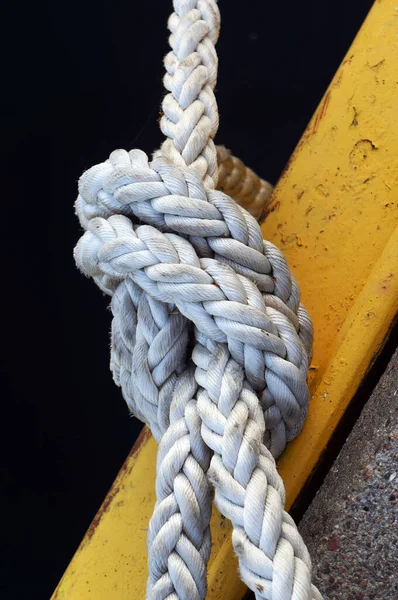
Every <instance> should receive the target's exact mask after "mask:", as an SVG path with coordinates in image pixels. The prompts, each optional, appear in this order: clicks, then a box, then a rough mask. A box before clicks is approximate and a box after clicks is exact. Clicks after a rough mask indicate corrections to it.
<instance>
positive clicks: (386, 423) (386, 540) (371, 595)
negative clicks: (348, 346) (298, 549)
mask: <svg viewBox="0 0 398 600" xmlns="http://www.w3.org/2000/svg"><path fill="white" fill-rule="evenodd" d="M300 531H301V533H302V535H303V537H304V539H305V541H306V542H307V544H308V547H309V550H310V553H311V556H312V559H313V563H314V583H316V584H317V585H318V587H319V590H320V591H321V592H322V594H323V595H324V598H325V600H343V599H344V600H370V599H376V600H398V350H397V351H396V352H395V354H394V356H393V357H392V359H391V361H390V363H389V365H388V367H387V369H386V371H385V373H384V374H383V376H382V378H381V379H380V381H379V382H378V384H377V386H376V388H375V390H374V392H373V394H372V396H371V398H370V399H369V400H368V402H367V403H366V405H365V407H364V409H363V411H362V413H361V415H360V418H359V420H358V421H357V423H356V424H355V426H354V429H353V430H352V432H351V434H350V436H349V437H348V438H347V441H346V443H345V444H344V446H343V448H342V450H341V452H340V454H339V456H338V458H337V459H336V461H335V463H334V465H333V467H332V469H331V471H330V472H329V473H328V475H327V477H326V479H325V481H324V483H323V485H322V487H321V488H320V490H319V491H318V494H317V495H316V497H315V498H314V500H313V502H312V504H311V506H310V507H309V509H308V510H307V512H306V513H305V515H304V517H303V519H302V521H301V523H300Z"/></svg>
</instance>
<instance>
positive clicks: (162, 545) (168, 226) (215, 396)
mask: <svg viewBox="0 0 398 600" xmlns="http://www.w3.org/2000/svg"><path fill="white" fill-rule="evenodd" d="M169 29H170V31H171V36H170V45H171V48H172V50H171V52H170V53H169V54H168V55H167V56H166V59H165V66H166V76H165V87H166V89H167V90H169V94H167V95H166V97H165V99H164V101H163V112H164V116H163V118H162V120H161V128H162V131H163V133H165V135H166V137H167V139H166V141H165V142H164V143H163V145H162V147H161V148H160V150H159V151H157V152H155V154H154V156H153V160H152V162H149V160H148V157H147V156H146V155H145V154H144V153H143V152H142V151H140V150H132V151H130V152H129V153H128V152H126V151H124V150H117V151H115V152H113V153H112V154H111V155H110V157H109V159H108V160H107V161H105V162H104V163H101V164H99V165H96V166H94V167H92V168H91V169H89V170H88V171H86V172H85V173H84V174H83V176H82V177H81V179H80V181H79V196H78V199H77V201H76V205H75V207H76V213H77V215H78V217H79V220H80V223H81V225H82V226H83V228H84V229H85V230H86V232H85V233H84V235H83V236H82V238H81V239H80V240H79V242H78V244H77V246H76V248H75V252H74V255H75V260H76V263H77V266H78V267H79V268H80V270H81V271H82V272H83V273H84V274H86V275H87V276H90V277H92V278H93V279H94V281H95V282H96V283H97V285H98V286H99V287H100V289H101V290H102V291H103V292H104V293H106V294H108V295H110V296H111V297H112V299H111V309H112V313H113V321H112V333H111V337H112V341H111V369H112V372H113V377H114V380H115V382H116V384H117V385H119V386H120V387H121V390H122V393H123V396H124V398H125V400H126V402H127V404H128V406H129V408H130V410H131V412H132V413H133V414H134V415H135V416H137V417H138V418H140V419H141V420H143V421H144V422H145V423H147V424H148V425H149V427H150V428H151V430H152V432H153V434H154V436H155V437H156V439H157V440H158V442H159V451H158V460H157V481H156V493H157V502H156V506H155V508H154V513H153V516H152V519H151V522H150V526H149V531H148V565H149V578H148V584H147V597H148V598H149V599H151V600H155V599H156V600H160V599H162V600H163V599H164V600H165V599H166V598H167V599H168V600H176V599H178V598H179V599H181V600H185V599H188V598H189V599H191V598H192V599H198V600H200V599H203V598H205V596H206V569H207V562H208V559H209V554H210V544H211V542H210V530H209V522H210V514H211V500H212V489H213V488H214V490H215V503H216V505H217V507H218V509H219V510H220V511H221V513H222V514H224V515H225V516H226V517H228V518H229V519H230V520H231V522H232V524H233V538H232V539H233V544H234V548H235V551H236V553H237V555H238V558H239V570H240V574H241V577H242V580H243V581H244V582H245V583H246V584H247V585H248V586H249V588H250V589H252V590H253V591H254V592H255V594H256V597H257V598H267V599H273V600H288V599H290V598H292V599H293V598H294V599H300V600H304V599H305V600H319V599H320V598H321V596H320V594H319V592H318V591H317V590H316V588H315V587H314V586H312V584H311V561H310V558H309V556H308V552H307V550H306V547H305V544H304V542H303V541H302V539H301V537H300V535H299V533H298V531H297V528H296V526H295V524H294V522H293V521H292V519H291V518H290V517H289V515H288V514H287V513H286V512H285V511H284V510H283V507H284V501H285V492H284V487H283V483H282V481H281V479H280V477H279V475H278V473H277V469H276V464H275V457H277V456H279V454H280V453H281V452H282V450H283V448H284V446H285V444H286V442H287V441H288V440H289V439H291V438H292V437H294V436H295V435H297V433H298V432H299V431H300V429H301V427H302V424H303V422H304V419H305V416H306V413H307V408H308V401H309V392H308V387H307V383H306V375H307V370H308V364H309V359H310V355H311V348H312V325H311V321H310V319H309V316H308V314H307V312H306V310H305V308H304V307H303V306H302V305H301V304H300V298H299V289H298V286H297V283H296V281H295V280H294V277H293V276H292V275H291V273H290V271H289V269H288V266H287V264H286V261H285V259H284V257H283V255H282V253H281V252H280V251H279V250H278V249H277V248H276V247H275V246H274V245H273V244H271V243H270V242H266V241H264V240H263V239H262V235H261V230H260V228H259V225H258V223H257V222H256V220H255V219H254V218H253V217H252V216H251V215H250V214H249V213H248V212H247V211H246V210H245V209H244V208H243V207H241V206H239V205H238V204H236V202H235V201H234V200H233V199H232V198H231V197H230V196H229V195H227V194H226V193H224V192H223V191H221V190H220V189H218V190H216V189H214V188H215V187H216V186H217V184H218V182H219V181H220V182H221V186H219V187H223V189H230V190H231V193H232V192H233V193H234V195H235V197H239V195H241V197H245V195H247V191H244V192H243V194H240V192H241V191H242V189H245V188H241V189H240V190H239V186H237V184H236V182H234V180H233V179H231V180H230V182H229V183H228V176H226V175H225V173H224V174H223V176H222V177H221V179H219V173H218V163H220V164H222V163H223V161H224V162H228V160H230V159H229V158H228V155H226V154H224V155H223V156H221V157H220V151H219V157H218V158H217V151H216V147H215V146H214V143H213V137H214V135H215V133H216V131H217V128H218V112H217V105H216V102H215V99H214V93H213V89H214V86H215V82H216V75H217V56H216V53H215V49H214V44H215V42H216V40H217V37H218V31H219V13H218V9H217V5H216V3H215V2H214V0H181V1H178V0H175V2H174V13H173V14H172V16H171V17H170V19H169ZM235 161H237V159H235ZM226 169H227V173H231V172H232V170H231V169H229V167H226ZM228 169H229V171H228ZM237 169H238V170H239V169H240V170H241V171H242V169H246V168H245V167H244V166H243V167H241V166H240V165H238V167H237ZM220 172H222V169H220ZM249 177H252V176H251V175H250V174H249ZM253 177H254V174H253ZM253 177H252V179H253ZM222 182H224V183H222ZM228 186H229V187H228ZM252 190H254V194H253V195H254V197H256V196H257V195H260V196H261V195H262V196H263V197H264V193H265V192H264V191H261V184H260V185H259V184H258V182H257V183H256V184H255V185H253V186H252ZM192 346H193V349H192Z"/></svg>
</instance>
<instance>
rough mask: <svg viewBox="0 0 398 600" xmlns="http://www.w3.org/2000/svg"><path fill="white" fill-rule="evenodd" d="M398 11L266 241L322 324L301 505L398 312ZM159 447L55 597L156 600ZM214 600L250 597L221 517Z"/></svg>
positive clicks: (368, 33) (366, 49)
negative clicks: (150, 565)
mask: <svg viewBox="0 0 398 600" xmlns="http://www.w3.org/2000/svg"><path fill="white" fill-rule="evenodd" d="M396 6H398V2H397V0H394V1H391V0H379V1H377V2H375V4H374V6H373V8H372V10H371V12H370V13H369V15H368V18H367V19H366V21H365V23H364V25H363V27H362V28H361V30H360V32H359V34H358V36H357V38H356V39H355V40H354V42H353V45H352V47H351V48H350V50H349V52H348V54H347V57H346V58H345V60H344V61H343V63H342V65H341V67H340V68H339V70H338V72H337V74H336V76H335V78H334V79H333V81H332V83H331V85H330V87H329V89H328V90H327V92H326V94H325V96H324V98H323V100H322V102H321V104H320V106H319V108H318V110H317V111H316V113H315V115H314V117H313V119H312V120H311V122H310V124H309V126H308V127H307V129H306V131H305V133H304V135H303V138H302V140H301V141H300V143H299V145H298V147H297V149H296V150H295V152H294V154H293V156H292V159H291V160H290V162H289V164H288V166H287V168H286V169H285V172H284V174H283V176H282V177H281V179H280V181H279V183H278V185H277V186H276V189H275V191H274V195H273V200H272V206H271V209H272V212H271V213H270V214H269V216H268V218H267V220H266V222H265V224H264V226H263V232H264V237H266V238H267V239H270V240H272V241H273V242H275V243H276V244H278V245H279V246H280V247H281V248H282V250H283V251H284V252H285V253H286V256H287V259H288V261H289V264H290V266H291V267H292V269H293V271H294V273H295V275H296V277H297V279H298V281H299V283H300V287H301V290H302V299H303V302H304V303H305V305H306V306H307V307H308V309H309V311H310V313H311V315H312V317H313V320H314V326H315V348H314V359H313V365H312V368H311V371H310V386H311V392H312V401H311V408H310V411H309V415H308V419H307V422H306V424H305V426H304V429H303V432H302V433H301V435H300V436H299V437H298V438H297V439H296V440H295V441H294V442H292V443H291V444H289V447H288V448H287V449H286V451H285V453H284V455H283V457H282V459H281V460H280V462H279V466H280V472H281V474H282V476H283V478H284V481H285V484H286V488H287V498H288V506H291V504H292V502H293V501H294V499H295V498H296V497H297V494H298V493H299V491H300V489H301V488H302V486H303V485H304V483H305V481H306V480H307V478H308V476H309V475H310V473H311V471H312V469H313V468H314V466H315V465H316V462H317V460H318V458H319V456H320V454H321V453H322V451H323V449H324V448H325V445H326V443H327V441H328V439H329V438H330V435H331V433H332V432H333V430H334V428H335V426H336V424H337V423H338V421H339V419H340V418H341V415H342V414H343V412H344V410H345V409H346V407H347V405H348V403H349V401H350V400H351V398H352V396H353V394H354V393H355V391H356V389H357V387H358V385H359V383H360V382H361V380H362V378H363V376H364V374H365V372H366V371H367V369H368V368H369V366H370V364H371V363H372V360H373V358H374V356H375V354H377V351H378V349H379V348H380V346H381V345H382V343H383V340H384V339H385V337H386V335H387V333H388V330H389V327H390V326H391V323H392V321H393V319H394V316H395V315H396V313H397V309H398V208H397V203H398V153H397V148H398V113H397V110H396V101H397V100H396V99H397V96H398V60H397V56H398V35H397V32H398V11H397V9H396ZM155 458H156V445H155V442H154V440H153V439H152V438H151V437H150V436H149V435H148V433H147V432H146V431H145V430H144V433H143V434H142V436H141V438H140V440H139V442H137V444H136V446H135V447H134V449H133V450H132V452H131V454H130V455H129V457H128V458H127V460H126V462H125V465H124V466H123V469H122V470H121V472H120V473H119V475H118V477H117V479H116V481H115V483H114V485H113V487H112V489H111V491H110V493H109V494H108V496H107V498H106V500H105V502H104V504H103V506H102V507H101V509H100V511H99V513H98V515H97V517H96V518H95V520H94V522H93V524H92V525H91V527H90V529H89V531H88V532H87V534H86V536H85V538H84V540H83V541H82V543H81V545H80V547H79V549H78V550H77V552H76V554H75V556H74V558H73V560H72V561H71V563H70V565H69V568H68V569H67V571H66V573H65V575H64V577H63V578H62V580H61V582H60V584H59V586H58V587H57V589H56V591H55V592H54V595H53V600H56V599H57V600H60V599H64V600H89V599H92V598H94V599H95V600H105V599H106V600H123V599H126V600H127V599H129V600H131V598H144V594H145V580H146V573H147V567H146V541H145V538H146V527H147V524H148V520H149V518H150V514H151V512H152V508H153V504H154V501H155V494H154V477H155ZM212 531H213V550H212V555H211V561H210V567H209V594H208V598H210V599H212V600H215V599H219V598H223V599H227V600H238V599H240V598H242V596H243V594H244V591H245V588H244V586H243V585H242V584H241V583H240V581H239V578H238V575H237V563H236V560H235V558H234V556H233V551H232V547H231V542H230V527H229V525H228V523H227V522H226V521H225V520H224V519H223V518H221V517H220V515H219V514H218V513H217V512H216V511H214V515H213V520H212Z"/></svg>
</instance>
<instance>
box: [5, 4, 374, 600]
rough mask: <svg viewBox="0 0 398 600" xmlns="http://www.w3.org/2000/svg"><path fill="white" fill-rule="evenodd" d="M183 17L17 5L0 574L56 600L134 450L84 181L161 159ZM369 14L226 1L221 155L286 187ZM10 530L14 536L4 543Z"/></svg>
mask: <svg viewBox="0 0 398 600" xmlns="http://www.w3.org/2000/svg"><path fill="white" fill-rule="evenodd" d="M170 4H171V3H170V2H162V1H161V0H156V1H155V2H146V3H145V2H144V3H142V2H134V0H133V1H130V2H126V1H125V0H123V1H121V0H113V2H106V3H105V2H98V0H97V1H96V2H93V1H92V0H83V1H82V0H80V1H79V2H77V1H75V0H69V1H68V2H54V3H39V4H38V5H37V4H35V5H34V6H30V5H28V3H26V4H24V3H22V4H21V3H19V4H18V3H13V5H12V7H11V6H9V8H8V9H7V12H6V15H5V17H3V19H2V28H3V32H2V43H3V44H4V48H3V49H2V58H3V60H2V83H3V86H2V89H3V91H2V93H1V99H2V111H1V123H2V134H3V135H2V139H3V144H2V146H3V150H5V151H6V153H7V159H8V160H7V163H4V162H3V167H4V165H6V166H5V168H4V170H3V174H2V179H1V181H2V184H1V188H0V189H1V197H0V198H1V207H2V212H1V217H2V218H1V236H0V239H1V252H2V254H1V256H2V284H3V285H2V300H3V305H4V306H3V310H2V333H3V335H2V344H1V355H2V356H1V359H2V383H3V384H4V383H5V386H4V385H2V389H3V390H4V391H3V393H2V398H3V401H2V407H3V409H4V410H3V413H2V424H1V428H2V430H1V435H0V439H1V442H2V445H3V448H2V459H3V460H2V461H1V464H2V467H1V473H2V476H3V477H2V478H3V481H4V483H5V487H4V492H2V499H3V501H4V500H5V505H4V506H3V507H2V509H1V513H0V514H1V516H2V521H3V525H2V535H1V536H0V537H1V539H2V544H3V547H2V557H1V561H2V562H1V564H2V573H3V574H2V576H1V579H0V591H1V597H2V598H4V599H7V600H8V599H14V598H15V599H19V598H25V597H27V596H28V597H29V598H43V599H44V598H48V597H49V596H50V595H51V592H52V591H53V589H54V588H55V586H56V584H57V582H58V580H59V578H60V577H61V575H62V573H63V571H64V570H65V568H66V567H67V565H68V562H69V561H70V559H71V557H72V555H73V553H74V551H75V549H76V547H77V546H78V544H79V542H80V540H81V538H82V537H83V535H84V533H85V531H86V529H87V527H88V526H89V524H90V521H91V519H92V518H93V516H94V515H95V513H96V510H97V509H98V507H99V505H100V503H101V501H102V500H103V498H104V496H105V495H106V493H107V490H108V489H109V487H110V485H111V484H112V481H113V479H114V478H115V476H116V474H117V471H118V469H119V468H120V466H121V464H122V462H123V460H124V458H125V457H126V455H127V453H128V451H129V450H130V448H131V446H132V444H133V442H134V440H135V438H136V436H137V434H138V432H139V430H140V428H141V424H140V423H138V422H137V421H136V420H135V419H132V418H129V416H128V412H127V408H126V407H125V404H124V401H123V399H122V398H121V394H120V392H119V389H118V388H116V386H115V385H114V384H113V382H112V378H111V374H110V372H109V369H108V361H109V357H108V350H109V339H108V331H109V327H110V320H111V315H110V313H109V311H108V310H107V304H108V299H107V298H105V297H104V296H102V295H101V293H100V291H99V290H98V289H97V288H96V287H95V285H94V284H93V283H92V282H91V281H89V280H86V279H85V278H83V277H82V276H81V275H79V273H78V272H77V270H76V268H75V266H74V262H73V258H72V250H73V246H74V244H75V243H76V242H77V240H78V238H79V235H80V230H79V226H78V222H77V219H76V217H75V216H74V212H73V202H74V199H75V197H76V190H77V180H78V177H79V176H80V174H81V173H82V172H83V171H84V170H85V169H86V168H89V167H90V166H91V165H93V164H95V163H97V162H101V161H102V160H104V159H105V158H107V156H108V155H109V153H110V152H111V151H112V150H113V149H115V148H119V147H123V148H126V149H131V148H132V147H139V148H142V149H143V150H145V151H146V152H148V153H151V152H152V151H153V150H154V149H155V148H156V147H157V146H158V145H159V143H160V141H161V134H160V131H159V129H158V124H157V119H158V117H159V109H160V102H161V98H162V95H163V89H162V75H163V68H162V57H163V55H164V54H165V53H166V51H167V49H168V48H167V33H166V21H167V17H168V14H169V11H170ZM371 4H372V2H371V0H351V1H350V2H348V1H347V0H324V1H323V2H322V3H320V2H319V1H310V0H304V1H302V2H297V1H296V0H294V1H293V0H285V1H284V2H279V3H277V2H261V1H259V0H256V1H255V0H246V1H245V2H243V3H242V2H238V1H237V0H235V1H229V2H227V0H220V9H221V14H222V31H221V37H220V41H219V43H218V46H217V48H218V53H219V58H220V73H219V80H218V86H217V99H218V103H219V110H220V118H221V125H220V129H219V134H218V136H217V140H216V141H218V142H221V143H224V144H225V145H226V146H227V147H229V148H231V149H232V150H233V152H234V154H236V155H237V156H239V157H240V158H242V159H243V160H244V161H245V162H246V163H247V164H249V165H250V166H251V167H252V168H254V170H256V171H257V172H258V173H259V174H261V175H262V176H263V177H265V178H267V179H269V180H270V181H271V182H273V183H274V182H275V181H276V180H277V178H278V175H279V173H280V172H281V170H282V169H283V167H284V164H285V163H286V161H287V159H288V158H289V156H290V154H291V152H292V151H293V149H294V147H295V145H296V143H297V141H298V140H299V138H300V135H301V133H302V131H303V129H304V128H305V125H306V123H307V122H308V120H309V118H310V117H311V115H312V113H313V112H314V110H315V108H316V106H317V104H318V102H319V100H320V98H321V96H322V94H323V92H324V91H325V89H326V87H327V85H328V82H329V81H330V79H331V77H332V76H333V74H334V72H335V70H336V68H337V67H338V65H339V63H340V62H341V60H342V58H343V56H344V54H345V52H346V51H347V50H348V47H349V45H350V43H351V41H352V39H353V37H354V35H355V33H356V32H357V30H358V28H359V27H360V24H361V22H362V20H363V18H364V17H365V15H366V13H367V11H368V10H369V8H370V6H371ZM4 533H5V535H4Z"/></svg>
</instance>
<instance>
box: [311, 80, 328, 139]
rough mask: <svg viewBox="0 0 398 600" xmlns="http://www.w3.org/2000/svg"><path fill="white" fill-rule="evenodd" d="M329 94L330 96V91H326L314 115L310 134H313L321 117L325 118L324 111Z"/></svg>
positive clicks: (326, 107) (325, 110)
mask: <svg viewBox="0 0 398 600" xmlns="http://www.w3.org/2000/svg"><path fill="white" fill-rule="evenodd" d="M330 96H331V92H330V90H329V91H328V92H326V95H325V98H324V99H323V102H322V104H321V106H320V107H319V110H318V111H317V113H316V115H315V119H314V125H313V128H312V135H314V134H315V133H316V132H317V131H318V127H319V124H320V122H321V121H322V119H324V118H325V115H326V112H327V110H328V106H329V102H330Z"/></svg>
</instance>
